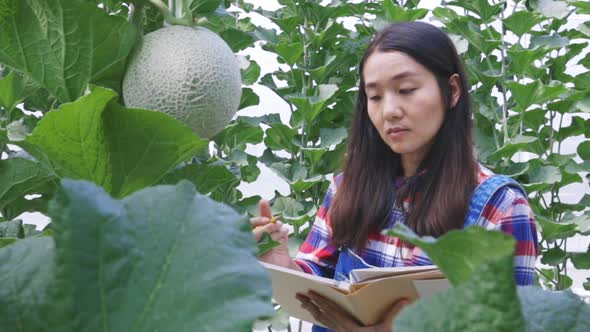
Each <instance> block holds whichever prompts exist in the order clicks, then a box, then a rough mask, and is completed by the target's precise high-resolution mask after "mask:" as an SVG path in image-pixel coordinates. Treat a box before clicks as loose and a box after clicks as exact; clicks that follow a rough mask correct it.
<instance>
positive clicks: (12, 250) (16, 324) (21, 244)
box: [0, 237, 54, 332]
mask: <svg viewBox="0 0 590 332" xmlns="http://www.w3.org/2000/svg"><path fill="white" fill-rule="evenodd" d="M53 259H54V244H53V239H52V238H51V237H30V238H26V239H23V240H17V241H16V242H14V243H13V244H11V245H8V246H5V247H1V248H0V262H2V264H0V327H2V331H7V332H12V331H44V330H45V328H44V327H43V326H44V325H45V322H44V321H43V318H42V317H41V315H39V311H38V310H40V309H41V306H42V305H47V303H48V301H49V299H48V298H47V293H46V290H47V288H48V284H49V282H50V281H51V280H52V278H51V277H52V274H51V273H52V268H53Z"/></svg>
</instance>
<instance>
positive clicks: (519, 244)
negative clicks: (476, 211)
mask: <svg viewBox="0 0 590 332" xmlns="http://www.w3.org/2000/svg"><path fill="white" fill-rule="evenodd" d="M482 217H483V218H485V219H487V224H486V226H485V227H486V228H487V229H492V230H499V231H502V232H504V233H506V234H510V235H512V236H513V237H514V239H515V240H516V250H515V255H514V278H515V280H516V284H517V285H518V286H528V285H532V284H533V281H534V278H535V262H536V260H537V254H538V242H537V228H536V225H535V218H534V214H533V211H532V210H531V208H530V205H529V202H528V200H527V198H526V197H525V196H524V195H523V194H522V193H521V192H520V191H518V190H515V189H513V188H510V187H503V188H502V189H500V190H498V191H497V192H496V193H495V194H494V195H493V196H492V198H491V199H490V201H489V202H488V204H487V205H486V207H485V208H484V211H483V214H482Z"/></svg>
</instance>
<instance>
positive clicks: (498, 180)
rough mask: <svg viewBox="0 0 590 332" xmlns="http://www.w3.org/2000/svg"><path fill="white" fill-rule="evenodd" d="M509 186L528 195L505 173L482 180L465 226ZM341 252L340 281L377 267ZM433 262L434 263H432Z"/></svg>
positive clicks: (316, 329) (316, 330) (318, 330)
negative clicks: (356, 270)
mask: <svg viewBox="0 0 590 332" xmlns="http://www.w3.org/2000/svg"><path fill="white" fill-rule="evenodd" d="M505 186H509V187H512V188H514V189H516V190H519V191H520V192H522V194H523V195H524V196H525V197H526V196H527V195H526V192H525V191H524V189H523V188H522V187H521V186H520V184H519V183H518V182H516V181H515V180H514V179H512V178H510V177H508V176H505V175H493V176H491V177H489V178H488V179H486V180H485V181H484V182H482V183H481V184H480V185H479V186H477V188H476V189H475V191H474V192H473V195H472V196H471V201H470V203H469V210H468V212H467V217H466V218H465V224H464V226H463V227H468V226H473V225H476V224H477V221H478V220H479V219H480V217H481V214H482V213H483V209H484V207H485V206H486V205H487V204H488V202H489V201H490V199H492V197H493V196H494V194H495V193H496V192H497V191H498V190H499V189H501V188H503V187H505ZM339 251H340V254H339V256H338V262H337V263H336V268H335V271H334V279H335V280H339V281H347V282H348V281H349V273H350V271H352V270H354V269H364V268H370V267H376V266H373V265H370V264H368V263H367V262H365V260H363V258H362V257H360V256H359V255H357V254H356V253H355V252H354V251H352V250H351V249H349V248H340V249H339ZM431 264H432V263H431ZM330 331H332V330H328V329H327V328H325V327H321V326H317V325H314V326H313V328H312V332H330Z"/></svg>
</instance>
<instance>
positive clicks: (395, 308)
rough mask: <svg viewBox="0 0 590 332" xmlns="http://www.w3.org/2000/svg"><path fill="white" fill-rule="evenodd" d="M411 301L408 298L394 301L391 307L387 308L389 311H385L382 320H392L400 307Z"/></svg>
mask: <svg viewBox="0 0 590 332" xmlns="http://www.w3.org/2000/svg"><path fill="white" fill-rule="evenodd" d="M410 303H411V302H410V300H408V299H405V298H404V299H400V300H398V301H397V302H395V303H394V304H393V306H392V307H391V309H389V311H388V312H387V313H385V317H384V319H383V321H386V322H391V321H393V319H394V318H395V317H396V316H397V315H398V314H399V313H400V311H402V309H403V308H404V307H406V306H407V305H409V304H410Z"/></svg>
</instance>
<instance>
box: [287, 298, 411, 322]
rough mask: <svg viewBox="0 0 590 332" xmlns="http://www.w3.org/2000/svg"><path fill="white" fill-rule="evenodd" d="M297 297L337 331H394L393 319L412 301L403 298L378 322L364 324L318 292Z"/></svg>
mask: <svg viewBox="0 0 590 332" xmlns="http://www.w3.org/2000/svg"><path fill="white" fill-rule="evenodd" d="M297 299H298V300H299V301H300V302H301V306H302V307H303V308H304V309H306V310H307V311H309V313H310V314H311V315H312V316H313V318H315V319H316V320H317V321H318V322H320V323H322V324H323V325H324V326H326V327H327V328H329V329H331V330H334V331H336V332H392V325H393V319H394V318H395V317H396V316H397V315H398V314H399V312H400V311H401V310H402V309H403V308H404V307H405V306H406V305H408V304H409V303H410V301H408V300H407V299H401V300H399V301H397V302H395V303H394V304H393V306H392V307H391V309H389V310H388V311H387V312H386V313H385V315H384V316H383V318H382V319H381V321H380V322H379V323H378V324H376V325H373V326H362V325H361V324H360V323H359V322H357V321H356V319H354V318H353V317H352V316H350V315H349V314H348V313H347V312H346V311H344V310H343V309H342V308H340V307H339V306H338V305H337V304H336V303H334V302H332V301H331V300H329V299H327V298H325V297H323V296H321V295H320V294H318V293H315V292H313V291H310V292H309V293H307V294H305V295H304V294H297Z"/></svg>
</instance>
